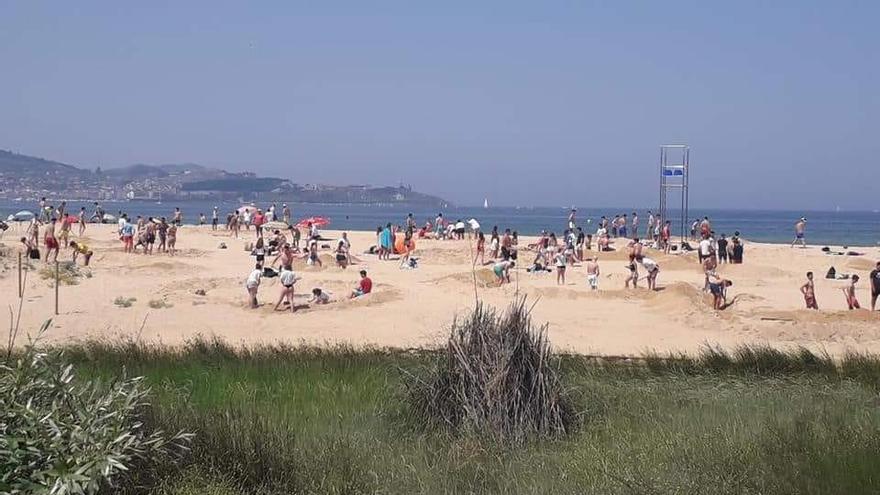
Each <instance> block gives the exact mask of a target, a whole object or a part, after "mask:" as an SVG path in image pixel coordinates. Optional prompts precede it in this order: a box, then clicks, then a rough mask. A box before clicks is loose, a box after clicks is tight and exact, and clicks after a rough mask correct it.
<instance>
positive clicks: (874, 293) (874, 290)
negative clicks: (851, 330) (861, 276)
mask: <svg viewBox="0 0 880 495" xmlns="http://www.w3.org/2000/svg"><path fill="white" fill-rule="evenodd" d="M878 297H880V261H878V262H877V264H876V265H875V266H874V269H873V270H871V311H876V308H877V298H878Z"/></svg>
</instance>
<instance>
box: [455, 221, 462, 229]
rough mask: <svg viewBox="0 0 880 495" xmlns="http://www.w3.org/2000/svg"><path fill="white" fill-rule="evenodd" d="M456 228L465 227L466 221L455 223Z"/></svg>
mask: <svg viewBox="0 0 880 495" xmlns="http://www.w3.org/2000/svg"><path fill="white" fill-rule="evenodd" d="M455 228H456V229H463V228H464V222H457V223H456V224H455Z"/></svg>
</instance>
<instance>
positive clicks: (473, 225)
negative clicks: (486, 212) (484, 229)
mask: <svg viewBox="0 0 880 495" xmlns="http://www.w3.org/2000/svg"><path fill="white" fill-rule="evenodd" d="M468 223H469V224H470V226H471V230H480V222H478V221H477V219H475V218H471V219H470V220H468Z"/></svg>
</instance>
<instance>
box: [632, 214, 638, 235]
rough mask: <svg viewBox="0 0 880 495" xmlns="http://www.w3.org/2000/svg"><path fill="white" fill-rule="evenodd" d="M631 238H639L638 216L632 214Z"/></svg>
mask: <svg viewBox="0 0 880 495" xmlns="http://www.w3.org/2000/svg"><path fill="white" fill-rule="evenodd" d="M632 236H633V238H636V237H638V236H639V214H638V213H636V212H633V216H632Z"/></svg>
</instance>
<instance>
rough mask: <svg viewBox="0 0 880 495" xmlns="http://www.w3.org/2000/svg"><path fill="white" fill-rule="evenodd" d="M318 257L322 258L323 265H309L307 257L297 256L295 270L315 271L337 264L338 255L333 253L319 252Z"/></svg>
mask: <svg viewBox="0 0 880 495" xmlns="http://www.w3.org/2000/svg"><path fill="white" fill-rule="evenodd" d="M318 259H319V260H321V265H309V264H308V263H307V261H306V260H305V259H303V258H295V259H294V260H293V270H294V271H310V272H313V271H320V270H326V269H327V268H333V267H335V266H336V257H335V256H333V255H331V254H326V253H324V254H319V255H318Z"/></svg>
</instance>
